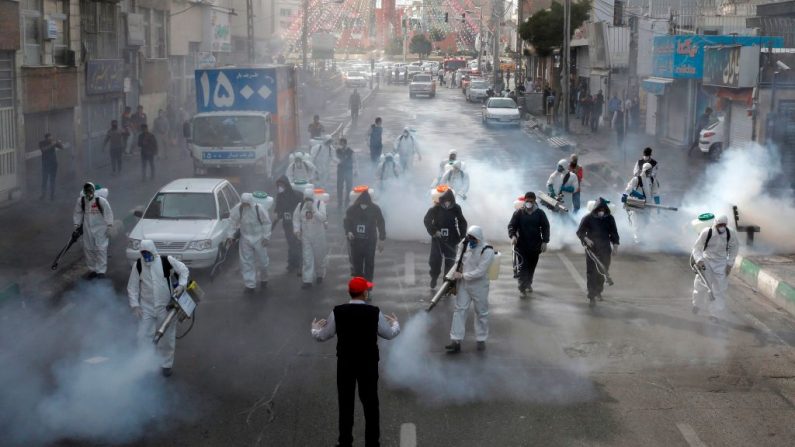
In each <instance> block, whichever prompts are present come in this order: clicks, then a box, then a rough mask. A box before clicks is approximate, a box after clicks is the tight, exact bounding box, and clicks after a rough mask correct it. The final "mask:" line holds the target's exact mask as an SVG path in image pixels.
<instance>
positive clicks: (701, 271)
mask: <svg viewBox="0 0 795 447" xmlns="http://www.w3.org/2000/svg"><path fill="white" fill-rule="evenodd" d="M706 268H707V267H706V266H704V267H703V268H700V267H699V266H698V264H697V263H696V260H695V258H693V255H692V254H691V255H690V269H691V270H693V273H695V274H696V276H698V278H699V279H700V280H701V283H702V284H704V287H706V288H707V293H709V300H710V301H715V295H714V294H713V293H712V286H711V285H710V284H709V281H707V276H706V275H705V274H704V270H706Z"/></svg>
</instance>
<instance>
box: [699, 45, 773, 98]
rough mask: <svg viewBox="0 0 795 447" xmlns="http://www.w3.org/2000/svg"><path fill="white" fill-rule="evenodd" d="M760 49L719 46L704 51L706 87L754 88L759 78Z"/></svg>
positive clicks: (704, 81) (755, 47)
mask: <svg viewBox="0 0 795 447" xmlns="http://www.w3.org/2000/svg"><path fill="white" fill-rule="evenodd" d="M758 75H759V47H757V46H753V47H741V46H738V45H735V46H717V47H706V48H705V49H704V79H703V80H702V83H703V84H704V85H714V86H717V87H731V88H747V87H754V86H755V85H756V80H757V78H758V77H759V76H758Z"/></svg>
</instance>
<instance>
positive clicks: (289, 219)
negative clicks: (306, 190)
mask: <svg viewBox="0 0 795 447" xmlns="http://www.w3.org/2000/svg"><path fill="white" fill-rule="evenodd" d="M279 185H281V186H283V187H284V192H280V193H277V194H276V199H275V204H274V212H275V213H276V221H275V222H274V223H276V222H278V221H279V219H283V220H284V228H285V229H286V230H287V231H293V211H295V207H296V206H298V204H299V203H301V202H302V201H303V200H304V195H303V194H302V193H301V192H299V191H296V190H294V189H293V187H292V186H290V180H288V179H287V176H286V175H282V176H281V177H279V179H278V180H276V186H277V187H278V186H279Z"/></svg>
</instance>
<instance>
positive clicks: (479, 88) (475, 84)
mask: <svg viewBox="0 0 795 447" xmlns="http://www.w3.org/2000/svg"><path fill="white" fill-rule="evenodd" d="M489 87H490V85H489V82H488V81H486V80H483V79H475V80H472V81H471V82H470V84H469V87H468V88H467V93H466V96H467V101H469V102H474V101H479V102H480V101H485V100H486V99H487V98H488V97H489V94H488V90H489Z"/></svg>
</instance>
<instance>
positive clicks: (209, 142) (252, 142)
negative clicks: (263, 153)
mask: <svg viewBox="0 0 795 447" xmlns="http://www.w3.org/2000/svg"><path fill="white" fill-rule="evenodd" d="M267 139H268V124H267V122H266V121H265V118H263V117H260V116H229V115H227V116H197V117H195V118H194V119H193V142H194V143H195V144H197V145H199V146H257V145H260V144H263V143H265V141H266V140H267Z"/></svg>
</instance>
